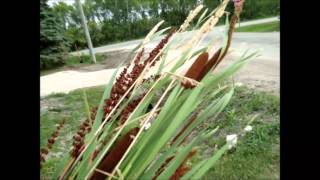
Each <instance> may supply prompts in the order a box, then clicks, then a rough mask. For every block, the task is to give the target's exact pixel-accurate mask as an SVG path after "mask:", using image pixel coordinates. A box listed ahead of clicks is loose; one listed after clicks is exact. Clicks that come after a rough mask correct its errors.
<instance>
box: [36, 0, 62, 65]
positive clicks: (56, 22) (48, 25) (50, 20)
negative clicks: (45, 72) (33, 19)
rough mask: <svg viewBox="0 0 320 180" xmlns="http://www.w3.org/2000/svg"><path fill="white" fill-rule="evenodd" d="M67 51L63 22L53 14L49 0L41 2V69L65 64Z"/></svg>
mask: <svg viewBox="0 0 320 180" xmlns="http://www.w3.org/2000/svg"><path fill="white" fill-rule="evenodd" d="M67 50H68V43H67V41H66V39H65V37H64V30H63V23H62V21H61V20H60V19H59V18H58V17H57V16H55V15H54V14H53V12H52V10H51V9H50V8H49V6H48V5H47V0H42V1H40V69H48V68H52V67H55V66H58V65H61V64H63V63H64V52H66V51H67Z"/></svg>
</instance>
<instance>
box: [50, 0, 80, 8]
mask: <svg viewBox="0 0 320 180" xmlns="http://www.w3.org/2000/svg"><path fill="white" fill-rule="evenodd" d="M60 1H62V2H64V3H66V4H68V5H72V4H73V3H74V2H75V0H49V1H48V5H49V6H50V7H52V6H53V3H58V2H60ZM80 2H81V3H83V2H84V0H80Z"/></svg>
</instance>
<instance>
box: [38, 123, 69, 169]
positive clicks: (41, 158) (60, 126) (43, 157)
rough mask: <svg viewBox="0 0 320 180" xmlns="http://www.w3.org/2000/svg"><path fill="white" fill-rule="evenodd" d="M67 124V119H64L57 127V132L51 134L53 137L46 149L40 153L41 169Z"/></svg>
mask: <svg viewBox="0 0 320 180" xmlns="http://www.w3.org/2000/svg"><path fill="white" fill-rule="evenodd" d="M64 123H65V119H63V120H62V121H61V122H60V123H59V124H58V126H57V127H56V130H55V131H54V132H53V133H52V134H51V137H50V138H49V139H48V143H47V145H46V147H45V148H42V149H41V151H40V168H41V166H42V163H43V162H45V158H46V156H47V154H48V153H49V150H50V149H51V148H52V146H53V144H54V143H55V141H56V139H57V137H58V136H59V133H60V129H61V128H62V127H63V125H64Z"/></svg>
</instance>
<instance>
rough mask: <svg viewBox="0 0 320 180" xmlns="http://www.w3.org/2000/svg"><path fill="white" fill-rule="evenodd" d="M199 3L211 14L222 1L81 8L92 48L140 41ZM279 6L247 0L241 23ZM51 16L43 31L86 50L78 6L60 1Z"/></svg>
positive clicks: (132, 1) (93, 2)
mask: <svg viewBox="0 0 320 180" xmlns="http://www.w3.org/2000/svg"><path fill="white" fill-rule="evenodd" d="M197 3H203V4H204V5H205V6H206V7H208V10H209V11H208V12H210V11H211V10H212V9H213V8H214V7H216V6H217V5H218V4H219V3H220V0H200V1H199V0H85V1H84V3H83V4H82V5H83V10H84V14H85V16H86V19H87V21H88V28H89V32H90V35H91V38H92V43H93V46H94V47H97V46H101V45H105V44H109V43H112V42H118V41H124V40H130V39H136V38H141V37H143V36H145V35H146V33H147V32H148V30H150V29H151V28H152V27H153V26H154V25H155V24H156V23H157V22H159V21H160V20H165V23H164V24H163V26H177V25H179V24H181V23H182V22H183V21H184V19H185V18H186V17H187V15H188V13H189V12H190V10H192V9H193V8H194V7H195V6H196V5H197ZM279 6H280V0H263V1H257V0H246V3H245V7H244V11H243V13H242V16H241V20H249V19H256V18H261V17H268V16H274V15H278V14H279ZM232 8H233V7H232V6H228V7H227V9H226V10H227V11H229V12H231V11H232V10H233V9H232ZM46 12H47V14H48V12H49V8H48V7H46ZM50 14H53V15H52V16H50V17H51V18H53V17H55V18H56V19H55V25H52V26H50V25H45V26H44V27H43V26H41V28H44V29H42V31H43V32H47V30H49V31H50V30H51V31H54V32H55V35H54V37H55V38H56V40H55V42H56V43H57V44H59V43H58V42H61V38H62V36H64V35H65V36H66V39H67V42H68V43H69V44H70V48H71V50H72V51H75V50H77V49H83V48H86V47H87V43H86V39H85V35H84V31H83V29H82V27H81V19H80V15H79V12H78V10H77V8H76V5H75V4H72V5H68V4H66V3H64V2H58V3H56V4H54V6H53V7H51V10H50ZM47 16H49V15H47ZM46 21H48V20H46ZM222 22H223V21H222ZM52 24H53V23H52ZM58 24H59V25H58ZM60 27H61V28H60ZM58 28H59V29H58ZM51 37H52V36H51Z"/></svg>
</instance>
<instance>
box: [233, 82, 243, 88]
mask: <svg viewBox="0 0 320 180" xmlns="http://www.w3.org/2000/svg"><path fill="white" fill-rule="evenodd" d="M234 85H235V86H236V87H241V86H243V83H241V82H237V83H235V84H234Z"/></svg>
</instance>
